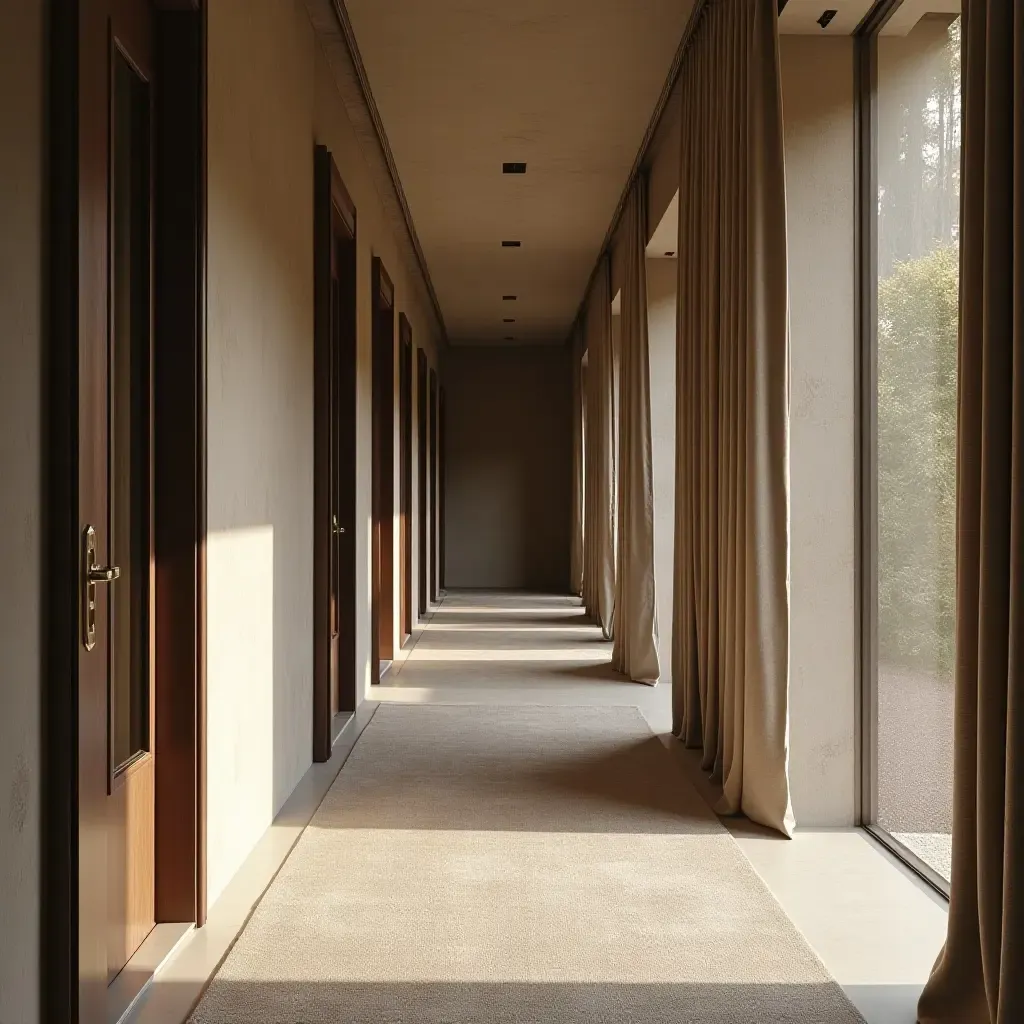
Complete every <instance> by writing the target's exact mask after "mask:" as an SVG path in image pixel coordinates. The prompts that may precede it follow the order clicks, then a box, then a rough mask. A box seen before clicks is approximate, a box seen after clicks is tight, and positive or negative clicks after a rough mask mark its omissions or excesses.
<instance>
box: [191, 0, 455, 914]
mask: <svg viewBox="0 0 1024 1024" xmlns="http://www.w3.org/2000/svg"><path fill="white" fill-rule="evenodd" d="M208 52H209V86H208V103H209V184H208V189H209V214H208V216H209V239H208V279H207V283H208V295H207V303H208V344H209V374H210V378H209V446H210V450H209V546H208V571H209V580H208V606H209V621H208V673H209V683H208V685H209V693H208V723H207V731H208V759H209V760H208V783H209V796H208V830H209V832H208V848H209V866H208V871H209V892H210V900H211V902H212V901H213V900H215V899H216V898H217V896H218V895H219V894H220V893H221V892H222V891H223V888H224V886H225V885H226V884H227V882H228V881H229V880H230V878H231V876H232V874H233V873H234V872H235V871H236V870H237V868H238V867H239V865H240V864H241V863H242V861H243V860H244V858H245V856H246V855H247V854H248V853H249V851H250V850H251V849H252V847H253V845H254V844H255V842H256V840H257V839H258V838H259V836H260V835H261V834H262V833H263V831H264V830H265V829H266V827H267V826H268V825H269V824H270V822H271V821H272V819H273V817H274V815H275V814H276V813H277V811H278V810H279V809H280V807H281V805H282V803H283V802H284V800H285V799H286V798H287V797H288V795H289V794H290V793H291V791H292V790H293V788H294V787H295V784H296V783H297V782H298V781H299V779H300V778H301V777H302V775H303V773H304V772H305V771H306V769H307V768H308V767H309V764H310V761H311V743H312V739H311V736H312V671H313V651H312V573H313V560H312V552H313V534H312V515H313V508H312V502H313V264H312V247H313V223H312V209H313V191H312V189H313V147H314V143H315V142H323V143H325V144H327V145H328V146H329V147H330V148H331V149H332V151H333V153H334V157H335V161H336V163H337V164H338V167H339V170H340V173H341V175H342V178H343V179H344V181H345V185H346V187H347V189H348V191H349V193H350V194H351V196H352V199H353V202H354V204H355V206H356V211H357V229H358V230H357V233H358V267H357V296H356V300H357V309H356V315H357V324H358V361H357V366H358V370H357V411H356V412H357V507H356V520H357V521H356V523H354V524H353V530H354V533H355V538H356V545H357V579H356V587H357V591H356V593H357V601H356V609H357V633H358V635H357V652H356V653H357V681H360V680H361V681H362V687H361V690H363V689H365V686H366V685H367V683H368V679H369V645H368V634H369V594H370V589H369V579H370V573H369V559H370V522H369V513H370V504H369V493H370V415H371V397H370V396H371V377H370V365H371V360H370V313H371V306H370V301H371V296H370V261H371V256H372V255H373V254H377V255H380V256H381V257H382V258H383V260H384V262H385V265H386V267H387V269H388V271H389V273H390V274H391V276H392V278H393V280H394V283H395V297H396V310H401V311H405V312H407V313H408V315H409V316H410V320H411V322H412V325H413V334H414V343H415V344H418V345H422V346H424V347H426V348H427V350H428V352H429V353H430V359H431V361H432V363H435V364H436V351H435V345H434V341H435V339H434V336H433V333H432V322H431V320H430V318H429V313H428V312H427V311H425V309H424V304H423V301H422V295H423V289H422V286H420V287H419V288H417V289H416V291H415V292H413V290H412V289H411V287H410V284H409V278H408V275H407V274H406V271H405V267H404V265H403V264H402V262H401V260H400V257H399V255H398V249H397V247H396V243H395V240H394V238H393V237H392V235H391V233H390V231H389V228H388V225H387V223H386V220H385V216H384V213H383V210H382V208H381V201H380V196H379V191H378V188H377V187H376V184H375V181H374V178H373V175H372V174H371V172H370V169H369V168H368V166H367V163H366V161H365V159H364V158H363V153H362V151H361V150H360V148H359V142H358V141H357V139H356V138H355V135H354V133H353V131H352V128H351V125H350V124H349V122H348V120H347V117H346V113H345V106H344V103H343V101H342V99H341V97H340V96H339V94H338V91H337V87H336V82H335V79H334V77H333V72H332V68H331V65H330V62H329V61H328V59H327V56H326V54H325V52H324V50H323V49H322V48H321V45H320V41H319V40H318V38H317V36H316V34H315V32H314V30H313V27H312V25H311V23H310V20H309V15H308V13H307V10H306V8H305V6H304V5H303V4H302V3H300V2H298V0H220V2H218V3H216V4H212V5H211V7H210V11H209V40H208ZM396 422H397V421H396ZM396 473H397V459H396ZM396 493H397V487H396ZM413 507H414V508H415V507H416V506H415V503H414V506H413ZM415 535H416V531H415V530H414V536H415ZM396 543H397V537H396ZM395 561H396V565H397V559H396V560H395ZM396 593H397V587H396Z"/></svg>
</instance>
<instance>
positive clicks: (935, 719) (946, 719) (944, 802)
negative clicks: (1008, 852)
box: [877, 665, 953, 879]
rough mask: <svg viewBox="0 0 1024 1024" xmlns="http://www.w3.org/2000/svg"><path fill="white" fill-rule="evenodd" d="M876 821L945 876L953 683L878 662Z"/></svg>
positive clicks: (950, 797) (949, 826) (950, 807)
mask: <svg viewBox="0 0 1024 1024" xmlns="http://www.w3.org/2000/svg"><path fill="white" fill-rule="evenodd" d="M877 750H878V765H877V786H878V789H877V808H878V816H877V817H878V821H877V823H878V824H879V825H880V826H881V827H882V828H884V829H885V830H886V831H887V832H889V833H890V834H891V835H893V836H894V837H895V838H896V839H898V840H899V841H900V842H901V843H903V844H904V845H905V846H906V847H908V848H909V849H910V850H912V851H913V852H914V853H916V854H917V855H918V856H919V857H920V858H921V859H922V860H923V861H925V863H927V864H929V865H930V866H931V867H932V868H934V869H935V870H936V871H937V872H939V874H940V875H942V876H943V877H944V878H946V879H948V878H949V865H950V846H951V839H950V833H951V832H952V825H953V820H952V819H953V684H952V681H950V680H946V679H940V678H937V677H936V676H934V675H928V674H924V673H920V672H913V671H911V670H908V669H906V668H903V667H896V666H890V665H879V667H878V748H877Z"/></svg>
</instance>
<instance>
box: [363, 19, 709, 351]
mask: <svg viewBox="0 0 1024 1024" xmlns="http://www.w3.org/2000/svg"><path fill="white" fill-rule="evenodd" d="M346 7H347V9H348V13H349V18H350V20H351V24H352V28H353V30H354V33H355V37H356V41H357V43H358V46H359V51H360V55H361V57H362V61H363V64H364V66H365V69H366V74H367V78H368V79H369V84H370V88H371V90H372V92H373V98H374V100H375V102H376V105H377V109H378V111H379V112H380V117H381V121H382V122H383V126H384V130H385V132H386V134H387V138H388V142H389V144H390V147H391V151H392V154H393V156H394V162H395V166H396V168H397V171H398V175H399V178H400V179H401V183H402V188H403V190H404V192H405V195H406V199H407V202H408V205H409V210H410V212H411V215H412V220H413V224H414V226H415V229H416V233H417V235H418V237H419V241H420V244H421V246H422V249H423V252H424V255H425V257H426V262H427V267H428V269H429V272H430V276H431V279H432V281H433V285H434V289H435V291H436V293H437V296H438V300H439V302H440V305H441V311H442V313H443V315H444V319H445V325H446V328H447V332H448V336H449V340H450V341H451V342H452V343H453V344H503V343H508V342H509V341H510V340H511V341H512V342H513V343H520V344H522V343H533V342H548V343H555V344H557V343H561V342H563V341H564V340H565V337H566V335H567V333H568V331H569V327H570V325H571V323H572V319H573V317H574V315H575V313H576V309H577V307H578V305H579V303H580V300H581V299H582V297H583V291H584V288H585V287H586V284H587V280H588V278H589V276H590V272H591V270H592V269H593V266H594V263H595V261H596V259H597V256H598V253H599V251H600V247H601V242H602V241H603V239H604V236H605V232H606V231H607V229H608V225H609V222H610V220H611V217H612V214H613V213H614V211H615V207H616V204H617V202H618V199H619V196H620V194H621V192H622V189H623V187H624V185H625V183H626V181H627V179H628V176H629V172H630V169H631V168H632V166H633V162H634V160H635V158H636V155H637V150H638V148H639V146H640V144H641V142H642V141H643V138H644V134H645V132H646V129H647V126H648V122H649V120H650V117H651V114H652V112H653V110H654V107H655V105H656V103H657V101H658V98H659V95H660V93H661V91H662V87H663V86H664V83H665V79H666V76H667V74H668V72H669V68H670V65H671V63H672V59H673V57H674V55H675V51H676V48H677V46H678V44H679V41H680V39H681V37H682V34H683V29H684V28H685V26H686V22H687V19H688V17H689V14H690V10H691V7H692V0H511V2H510V0H429V2H425V0H388V2H381V0H347V2H346ZM505 161H521V162H525V163H526V165H527V170H526V173H525V174H523V175H518V174H503V173H502V163H503V162H505ZM503 240H510V241H520V242H521V243H522V245H521V246H520V247H519V248H503V247H502V245H501V243H502V241H503ZM505 295H515V296H516V299H515V301H508V300H504V299H503V296H505ZM506 319H513V320H514V321H515V323H511V324H510V323H505V322H504V321H505V320H506Z"/></svg>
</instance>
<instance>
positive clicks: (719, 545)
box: [672, 0, 794, 834]
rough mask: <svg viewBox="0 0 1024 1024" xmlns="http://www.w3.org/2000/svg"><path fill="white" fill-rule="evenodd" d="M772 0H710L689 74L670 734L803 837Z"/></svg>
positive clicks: (732, 798) (738, 797)
mask: <svg viewBox="0 0 1024 1024" xmlns="http://www.w3.org/2000/svg"><path fill="white" fill-rule="evenodd" d="M777 19H778V15H777V9H776V0H708V2H706V3H705V4H704V8H703V10H702V12H701V13H700V15H699V17H698V21H697V23H696V25H695V28H694V31H693V35H692V36H691V41H690V45H689V47H688V49H687V51H686V53H685V54H684V57H683V63H682V66H681V70H680V77H681V79H682V83H681V84H682V128H681V149H680V178H679V181H680V193H679V194H680V201H679V248H678V252H679V261H678V262H679V290H678V331H677V407H676V430H677V438H676V441H677V448H676V452H677V456H676V537H675V570H676V573H675V596H674V607H673V618H674V623H673V625H674V629H673V634H674V636H673V693H672V697H673V722H674V731H675V732H676V734H677V735H679V736H680V737H681V738H682V739H683V740H684V741H685V742H686V743H687V745H689V746H694V747H703V750H704V766H705V768H706V769H707V770H709V771H712V772H713V774H714V776H715V777H716V778H718V779H719V780H720V781H721V784H722V790H723V798H722V807H721V810H722V811H723V812H725V813H740V812H742V813H744V814H746V815H747V816H748V817H750V818H751V819H753V820H754V821H758V822H760V823H762V824H765V825H768V826H770V827H772V828H775V829H778V830H780V831H782V832H784V833H786V834H792V831H793V828H794V821H793V811H792V806H791V802H790V793H789V325H788V286H787V277H786V273H787V271H786V189H785V172H784V163H783V147H782V101H781V90H780V82H779V42H778V20H777Z"/></svg>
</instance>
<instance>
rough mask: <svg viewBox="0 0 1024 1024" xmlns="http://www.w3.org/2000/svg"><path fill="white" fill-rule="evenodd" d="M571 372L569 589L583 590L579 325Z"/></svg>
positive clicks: (582, 487) (582, 479)
mask: <svg viewBox="0 0 1024 1024" xmlns="http://www.w3.org/2000/svg"><path fill="white" fill-rule="evenodd" d="M569 358H570V360H571V364H572V365H571V370H570V372H571V373H572V524H571V530H572V537H571V545H572V546H571V550H570V553H569V576H570V579H569V589H570V591H571V592H572V593H573V594H582V593H583V529H584V526H583V523H584V516H583V511H584V472H583V401H584V399H583V338H582V335H581V332H580V330H579V328H578V327H575V328H574V329H573V335H572V351H571V353H570V357H569Z"/></svg>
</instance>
